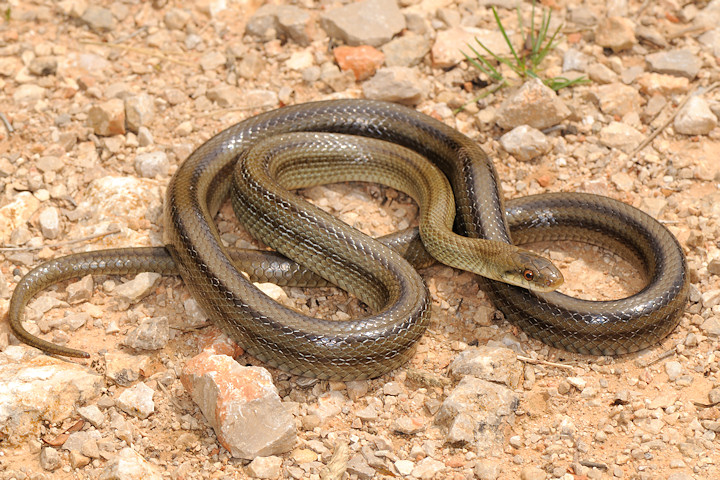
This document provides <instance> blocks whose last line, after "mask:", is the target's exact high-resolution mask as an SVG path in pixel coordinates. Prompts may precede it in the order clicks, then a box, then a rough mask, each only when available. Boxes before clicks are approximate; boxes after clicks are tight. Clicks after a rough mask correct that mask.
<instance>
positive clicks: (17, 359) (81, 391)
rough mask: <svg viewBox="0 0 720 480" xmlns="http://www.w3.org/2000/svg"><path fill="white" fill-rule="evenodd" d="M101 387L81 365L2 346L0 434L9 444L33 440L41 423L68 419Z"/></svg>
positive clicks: (99, 378)
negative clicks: (31, 438)
mask: <svg viewBox="0 0 720 480" xmlns="http://www.w3.org/2000/svg"><path fill="white" fill-rule="evenodd" d="M103 385H104V382H103V379H102V377H101V376H100V375H98V374H96V373H95V372H93V371H92V370H90V369H88V368H86V367H83V366H81V365H77V364H74V363H69V362H65V361H61V360H57V359H54V358H52V357H48V356H46V355H41V354H40V353H39V352H38V351H37V350H35V349H33V348H29V347H24V346H9V347H6V348H5V350H4V351H3V352H2V353H0V435H2V436H3V437H4V438H5V439H6V441H7V442H8V444H10V445H12V444H16V443H19V442H22V441H24V440H26V439H27V438H28V436H32V437H34V438H36V437H37V436H38V435H39V434H40V428H41V426H42V423H43V422H50V423H57V422H62V421H63V420H64V419H66V418H70V417H71V416H72V415H73V414H74V412H75V408H76V406H77V405H82V404H84V403H86V402H88V401H89V400H91V399H94V398H96V397H97V396H98V395H99V394H100V389H101V388H102V387H103Z"/></svg>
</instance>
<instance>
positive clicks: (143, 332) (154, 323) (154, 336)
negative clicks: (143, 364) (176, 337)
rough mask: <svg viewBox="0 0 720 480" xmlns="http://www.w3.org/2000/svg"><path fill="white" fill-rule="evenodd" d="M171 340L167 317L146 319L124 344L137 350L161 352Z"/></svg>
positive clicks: (128, 335)
mask: <svg viewBox="0 0 720 480" xmlns="http://www.w3.org/2000/svg"><path fill="white" fill-rule="evenodd" d="M169 340H170V324H169V322H168V318H167V317H158V318H152V317H149V318H145V319H143V320H142V322H140V325H138V326H137V328H134V329H132V330H130V331H129V332H128V334H127V336H126V337H125V340H123V344H124V345H127V346H128V347H131V348H134V349H137V350H160V349H162V348H164V347H165V346H166V345H167V343H168V341H169Z"/></svg>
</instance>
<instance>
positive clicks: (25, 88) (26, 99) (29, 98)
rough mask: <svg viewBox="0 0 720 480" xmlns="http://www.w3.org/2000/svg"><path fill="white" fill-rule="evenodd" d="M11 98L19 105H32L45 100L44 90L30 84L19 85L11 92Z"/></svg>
mask: <svg viewBox="0 0 720 480" xmlns="http://www.w3.org/2000/svg"><path fill="white" fill-rule="evenodd" d="M12 98H13V101H14V102H15V103H18V104H20V105H28V104H34V103H35V102H37V101H38V100H41V99H43V98H45V88H43V87H41V86H39V85H35V84H32V83H27V84H24V85H20V86H19V87H18V88H17V89H16V90H15V91H14V92H13V96H12Z"/></svg>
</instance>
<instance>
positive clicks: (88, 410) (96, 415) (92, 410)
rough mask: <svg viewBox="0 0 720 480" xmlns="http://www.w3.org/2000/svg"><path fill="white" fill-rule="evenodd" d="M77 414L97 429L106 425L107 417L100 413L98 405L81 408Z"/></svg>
mask: <svg viewBox="0 0 720 480" xmlns="http://www.w3.org/2000/svg"><path fill="white" fill-rule="evenodd" d="M77 412H78V414H80V416H81V417H83V418H84V419H85V420H87V421H88V422H90V424H91V425H92V426H93V427H95V428H100V427H101V426H102V425H103V424H104V423H105V415H104V414H103V413H102V412H101V411H100V409H99V408H98V407H97V405H88V406H86V407H79V408H78V409H77Z"/></svg>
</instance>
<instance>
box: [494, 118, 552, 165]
mask: <svg viewBox="0 0 720 480" xmlns="http://www.w3.org/2000/svg"><path fill="white" fill-rule="evenodd" d="M500 144H501V145H502V146H503V148H504V149H505V150H506V151H507V152H508V153H510V154H511V155H512V156H514V157H515V158H517V159H518V160H521V161H528V160H532V159H533V158H535V157H538V156H540V155H542V154H544V153H547V152H549V151H550V147H551V145H550V142H549V141H548V139H547V137H546V136H545V134H544V133H542V132H541V131H540V130H537V129H535V128H532V127H529V126H527V125H520V126H519V127H515V128H513V129H512V130H510V131H509V132H508V133H506V134H505V135H503V136H502V137H500Z"/></svg>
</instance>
